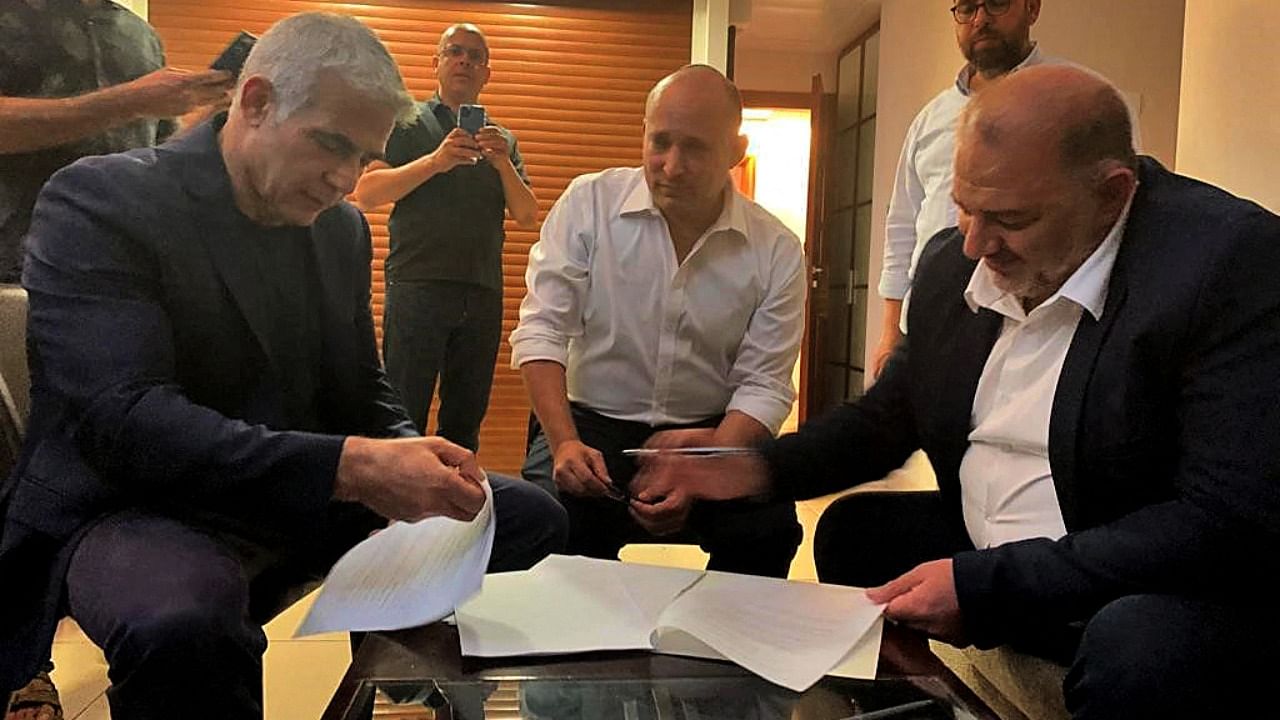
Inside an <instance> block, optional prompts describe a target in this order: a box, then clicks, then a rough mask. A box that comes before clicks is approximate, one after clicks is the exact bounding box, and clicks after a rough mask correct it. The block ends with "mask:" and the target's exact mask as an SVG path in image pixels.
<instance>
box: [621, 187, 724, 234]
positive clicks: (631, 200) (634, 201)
mask: <svg viewBox="0 0 1280 720" xmlns="http://www.w3.org/2000/svg"><path fill="white" fill-rule="evenodd" d="M643 172H644V171H643V170H641V178H640V182H638V183H636V184H635V187H633V188H632V189H631V192H630V193H628V194H627V197H626V198H625V199H624V200H623V201H622V206H621V207H620V208H618V215H619V217H626V216H629V215H659V216H660V215H661V214H662V213H661V211H660V210H658V206H657V205H654V204H653V194H652V193H650V192H649V183H648V182H647V181H646V180H645V179H644V177H643ZM724 193H725V199H724V207H723V208H722V209H721V210H720V217H718V218H716V221H715V222H713V223H711V227H709V228H707V231H706V232H705V233H703V235H704V237H710V236H711V235H713V234H715V233H718V232H722V231H730V232H731V234H737V235H738V236H739V237H741V238H743V239H744V240H745V239H747V237H748V234H747V207H746V203H747V199H746V198H745V197H743V196H742V194H741V193H739V192H738V191H737V189H735V188H734V187H733V183H732V182H729V181H726V182H725V186H724Z"/></svg>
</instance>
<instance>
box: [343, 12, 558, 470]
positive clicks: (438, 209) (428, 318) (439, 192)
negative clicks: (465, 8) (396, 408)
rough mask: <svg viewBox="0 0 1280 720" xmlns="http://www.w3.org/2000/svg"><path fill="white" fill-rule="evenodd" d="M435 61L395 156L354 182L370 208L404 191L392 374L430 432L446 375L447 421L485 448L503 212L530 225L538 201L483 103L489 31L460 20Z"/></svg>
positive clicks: (389, 308) (446, 432)
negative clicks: (434, 401)
mask: <svg viewBox="0 0 1280 720" xmlns="http://www.w3.org/2000/svg"><path fill="white" fill-rule="evenodd" d="M432 66H433V67H434V68H435V71H436V78H437V79H438V81H439V86H438V89H437V91H436V94H435V95H434V96H433V97H432V98H431V99H430V100H427V101H426V102H423V103H420V106H419V110H420V117H419V119H418V120H417V121H416V122H415V123H413V124H412V125H408V126H405V127H398V128H396V130H395V131H394V132H393V133H392V135H391V139H390V140H389V141H388V142H387V153H386V155H387V157H386V161H385V162H381V161H379V162H374V163H373V164H371V165H370V166H369V169H368V171H367V172H366V173H365V174H364V176H363V177H361V178H360V182H359V183H358V184H357V185H356V191H355V194H356V202H357V204H358V205H359V206H360V208H361V209H363V210H365V211H368V210H371V209H373V208H375V207H377V206H379V205H384V204H386V203H389V202H394V203H395V208H394V209H393V210H392V212H391V219H390V221H389V223H388V226H389V230H390V232H391V253H390V255H388V256H387V262H386V278H387V296H386V297H387V300H386V310H385V315H384V323H383V343H382V353H383V360H384V362H385V363H386V369H387V377H388V379H389V380H390V381H391V384H392V385H393V386H394V387H395V389H396V391H397V392H398V393H399V394H400V398H401V400H402V401H403V402H404V405H405V409H406V410H407V411H408V413H409V417H410V419H412V420H413V422H414V424H415V425H417V427H418V430H419V431H423V432H425V430H426V425H427V414H428V411H429V410H430V408H431V397H432V395H433V394H434V392H435V386H436V380H437V377H438V378H439V384H440V408H439V414H438V423H437V424H438V428H437V432H438V434H439V435H441V436H443V437H446V438H448V439H449V440H452V441H453V442H455V443H457V444H459V445H462V446H464V447H467V448H469V449H471V450H473V451H474V450H476V449H477V448H478V447H479V445H480V422H481V420H483V419H484V414H485V410H486V409H487V408H488V405H489V388H490V385H491V384H492V382H493V368H494V362H495V360H496V358H497V355H498V345H499V342H500V338H501V332H502V244H503V241H504V240H505V233H504V230H503V220H504V217H505V216H506V215H508V214H509V215H510V217H511V218H512V219H513V220H515V221H516V223H517V224H518V225H519V226H520V227H522V228H529V229H531V228H533V227H534V226H535V222H536V219H537V210H538V204H537V200H536V199H535V198H534V196H533V191H532V190H531V189H530V188H529V181H528V178H527V177H526V175H525V172H524V163H523V161H522V160H521V159H520V153H519V151H518V150H517V149H516V139H515V136H513V135H512V134H511V133H510V132H509V131H508V130H507V129H505V128H503V127H501V126H499V125H497V124H496V123H494V122H493V121H492V119H489V118H485V117H484V109H483V108H482V107H480V106H478V105H476V104H475V103H476V102H477V100H478V99H479V96H480V90H481V89H482V88H484V86H485V83H487V82H488V81H489V74H490V69H489V46H488V42H487V40H486V38H485V35H484V33H483V32H482V31H481V30H480V28H478V27H476V26H475V25H472V24H470V23H460V24H457V25H453V26H451V27H449V28H448V29H447V30H445V31H444V34H442V35H441V36H440V44H439V52H438V53H437V54H436V57H435V58H434V60H433V61H432ZM471 123H476V124H474V125H472V124H471Z"/></svg>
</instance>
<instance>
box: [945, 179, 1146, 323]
mask: <svg viewBox="0 0 1280 720" xmlns="http://www.w3.org/2000/svg"><path fill="white" fill-rule="evenodd" d="M1135 194H1136V193H1135ZM1132 207H1133V196H1132V195H1131V196H1129V200H1128V201H1127V202H1126V203H1125V205H1124V210H1122V211H1121V212H1120V217H1119V218H1116V222H1115V224H1114V225H1112V226H1111V230H1110V231H1109V232H1108V233H1107V236H1106V237H1105V238H1103V240H1102V244H1100V245H1098V247H1097V248H1095V249H1094V251H1093V252H1092V253H1091V254H1090V255H1089V257H1088V258H1086V259H1085V261H1084V262H1083V263H1081V264H1080V267H1078V268H1076V271H1075V272H1073V273H1071V277H1069V278H1067V281H1066V282H1064V283H1063V284H1062V287H1060V288H1058V291H1057V292H1055V293H1054V294H1052V295H1050V296H1049V297H1048V299H1046V300H1045V301H1044V302H1043V303H1041V304H1040V307H1048V306H1050V305H1052V304H1054V303H1055V302H1057V301H1058V300H1059V299H1066V300H1069V301H1071V302H1073V303H1075V304H1076V305H1079V306H1080V307H1082V308H1084V309H1085V310H1086V311H1088V313H1089V314H1090V315H1092V316H1093V319H1094V320H1101V319H1102V312H1103V309H1104V308H1105V306H1106V304H1107V285H1108V282H1109V281H1110V279H1111V270H1112V268H1114V267H1115V264H1116V254H1117V253H1118V252H1119V251H1120V239H1121V238H1122V237H1123V236H1124V228H1125V225H1127V224H1128V222H1129V209H1130V208H1132ZM964 301H965V302H966V303H967V304H968V305H969V309H970V310H972V311H974V312H978V310H979V309H980V308H987V309H989V310H995V311H996V312H998V313H1000V314H1001V315H1006V316H1012V317H1024V316H1025V313H1022V303H1021V302H1019V301H1018V299H1017V298H1015V297H1013V296H1012V295H1010V294H1008V293H1006V292H1005V291H1004V290H1001V289H1000V288H999V287H997V286H996V283H995V278H994V277H993V274H992V272H991V269H990V268H988V267H987V266H986V264H985V263H982V262H979V263H978V266H977V267H976V268H974V269H973V275H971V276H970V277H969V285H968V287H966V288H965V290H964ZM1011 312H1012V313H1014V314H1013V315H1010V313H1011Z"/></svg>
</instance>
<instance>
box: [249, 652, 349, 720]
mask: <svg viewBox="0 0 1280 720" xmlns="http://www.w3.org/2000/svg"><path fill="white" fill-rule="evenodd" d="M350 664H351V648H350V646H348V645H347V644H346V642H345V640H344V641H343V642H340V643H338V642H308V641H305V640H278V641H274V642H272V643H271V644H269V645H268V646H267V656H266V659H265V660H264V665H265V668H264V672H263V683H264V685H263V691H264V694H265V699H264V702H265V704H266V708H265V710H266V712H265V715H266V720H315V718H318V717H320V715H322V714H323V713H324V708H325V706H326V705H328V704H329V698H331V697H333V691H334V690H335V689H337V687H338V681H340V680H341V679H342V675H343V673H345V672H346V671H347V666H348V665H350Z"/></svg>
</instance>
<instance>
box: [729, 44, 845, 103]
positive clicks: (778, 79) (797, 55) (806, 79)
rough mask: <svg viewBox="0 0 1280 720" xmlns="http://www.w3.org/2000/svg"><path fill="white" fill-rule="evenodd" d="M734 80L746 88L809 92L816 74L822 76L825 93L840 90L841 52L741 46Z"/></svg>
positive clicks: (735, 55) (736, 55)
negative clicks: (837, 66) (838, 69)
mask: <svg viewBox="0 0 1280 720" xmlns="http://www.w3.org/2000/svg"><path fill="white" fill-rule="evenodd" d="M734 52H735V54H734V61H733V65H734V68H733V72H734V75H733V79H734V82H735V83H737V85H738V87H739V88H740V89H742V90H768V91H772V92H798V93H807V92H809V89H810V87H811V84H812V82H813V76H814V75H822V88H823V90H824V91H825V92H829V93H830V92H835V89H836V57H837V53H835V52H829V53H801V52H786V53H783V52H778V51H777V50H769V49H760V48H742V47H739V48H737V49H736V50H735V51H734Z"/></svg>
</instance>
